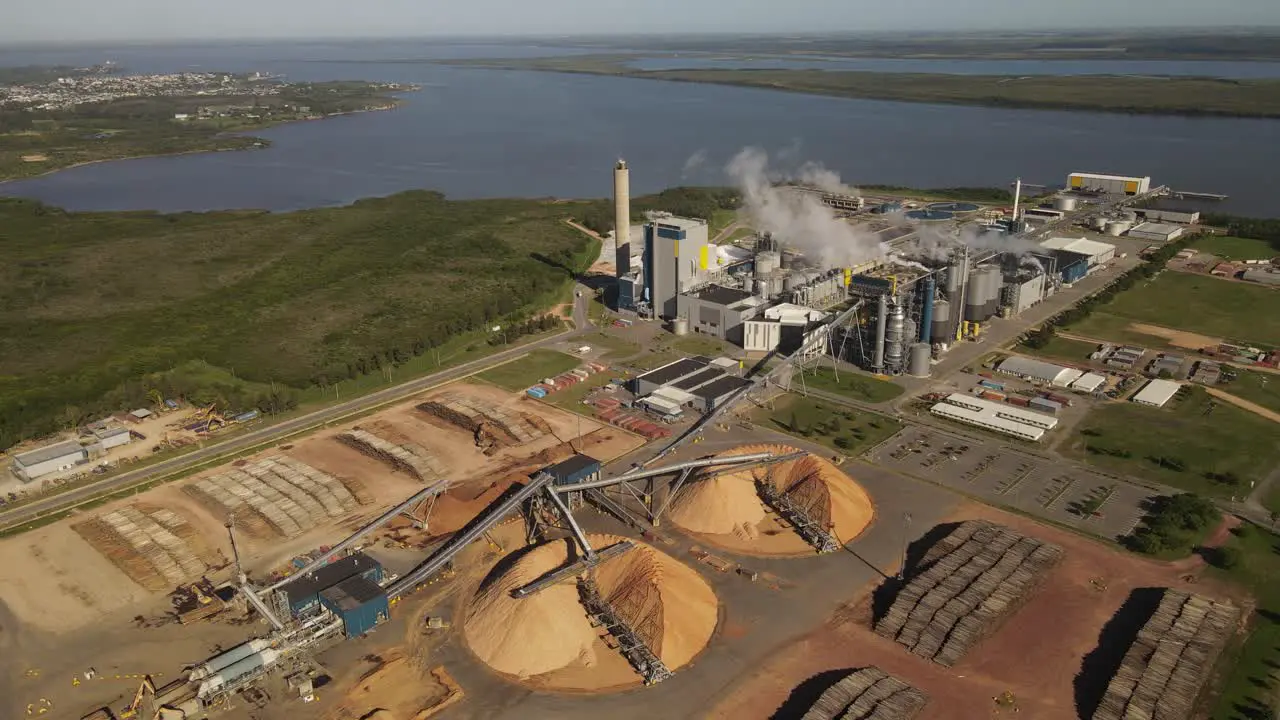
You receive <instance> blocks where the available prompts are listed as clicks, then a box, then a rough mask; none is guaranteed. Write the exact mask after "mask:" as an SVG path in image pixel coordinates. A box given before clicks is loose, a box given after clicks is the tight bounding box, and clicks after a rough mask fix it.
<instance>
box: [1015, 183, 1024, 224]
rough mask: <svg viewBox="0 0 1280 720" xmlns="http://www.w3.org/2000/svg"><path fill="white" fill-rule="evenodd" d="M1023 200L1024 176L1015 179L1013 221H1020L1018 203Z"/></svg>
mask: <svg viewBox="0 0 1280 720" xmlns="http://www.w3.org/2000/svg"><path fill="white" fill-rule="evenodd" d="M1021 201H1022V178H1018V179H1017V180H1016V181H1014V187H1013V221H1014V222H1015V223H1016V222H1018V203H1020V202H1021Z"/></svg>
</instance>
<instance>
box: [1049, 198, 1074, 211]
mask: <svg viewBox="0 0 1280 720" xmlns="http://www.w3.org/2000/svg"><path fill="white" fill-rule="evenodd" d="M1076 205H1077V201H1076V199H1075V198H1074V197H1072V196H1070V195H1059V196H1058V197H1056V198H1054V199H1053V209H1054V210H1058V211H1061V212H1072V211H1074V210H1075V209H1076Z"/></svg>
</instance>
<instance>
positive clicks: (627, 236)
mask: <svg viewBox="0 0 1280 720" xmlns="http://www.w3.org/2000/svg"><path fill="white" fill-rule="evenodd" d="M613 239H614V243H615V246H616V248H617V253H616V255H615V256H614V265H615V267H617V276H618V277H622V276H623V275H626V274H627V273H629V272H631V171H630V170H628V169H627V161H626V160H623V159H621V158H619V159H618V164H617V165H614V166H613Z"/></svg>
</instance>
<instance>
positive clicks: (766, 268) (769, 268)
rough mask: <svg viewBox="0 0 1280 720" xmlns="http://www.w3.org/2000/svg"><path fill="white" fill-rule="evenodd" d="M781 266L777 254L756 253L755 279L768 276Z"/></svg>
mask: <svg viewBox="0 0 1280 720" xmlns="http://www.w3.org/2000/svg"><path fill="white" fill-rule="evenodd" d="M781 264H782V259H781V258H780V257H779V256H778V253H776V252H772V251H766V252H761V253H756V277H761V276H765V275H769V274H770V273H772V272H773V271H774V270H777V269H778V267H779V266H780V265H781Z"/></svg>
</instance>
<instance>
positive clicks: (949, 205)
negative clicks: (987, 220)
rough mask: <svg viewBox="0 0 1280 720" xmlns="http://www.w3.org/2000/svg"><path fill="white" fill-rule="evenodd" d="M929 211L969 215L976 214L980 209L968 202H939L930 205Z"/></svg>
mask: <svg viewBox="0 0 1280 720" xmlns="http://www.w3.org/2000/svg"><path fill="white" fill-rule="evenodd" d="M929 209H930V210H941V211H942V212H951V213H967V212H975V211H976V210H977V209H978V206H977V205H975V204H974V203H967V202H939V203H932V204H930V205H929Z"/></svg>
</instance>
